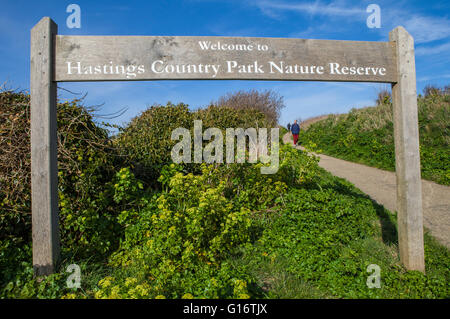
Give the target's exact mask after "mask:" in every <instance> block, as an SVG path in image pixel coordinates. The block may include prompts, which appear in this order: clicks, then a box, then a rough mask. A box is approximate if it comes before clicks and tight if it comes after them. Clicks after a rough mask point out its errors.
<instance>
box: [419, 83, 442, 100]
mask: <svg viewBox="0 0 450 319" xmlns="http://www.w3.org/2000/svg"><path fill="white" fill-rule="evenodd" d="M441 94H442V90H441V89H440V88H438V87H436V86H434V85H431V84H428V85H427V86H425V87H424V88H423V95H424V97H428V96H431V95H441Z"/></svg>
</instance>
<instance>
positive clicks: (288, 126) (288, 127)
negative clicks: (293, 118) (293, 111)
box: [287, 123, 291, 131]
mask: <svg viewBox="0 0 450 319" xmlns="http://www.w3.org/2000/svg"><path fill="white" fill-rule="evenodd" d="M287 129H288V131H291V123H288V125H287Z"/></svg>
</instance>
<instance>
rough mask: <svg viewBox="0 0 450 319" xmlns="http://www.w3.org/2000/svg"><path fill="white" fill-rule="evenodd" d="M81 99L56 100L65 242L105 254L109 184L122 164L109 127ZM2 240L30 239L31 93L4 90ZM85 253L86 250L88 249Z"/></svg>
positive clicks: (109, 235) (0, 106) (0, 101)
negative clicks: (107, 190) (111, 139)
mask: <svg viewBox="0 0 450 319" xmlns="http://www.w3.org/2000/svg"><path fill="white" fill-rule="evenodd" d="M80 102H81V101H79V100H74V101H72V102H65V103H58V106H57V108H58V113H57V121H58V169H59V171H58V176H59V183H58V189H59V197H60V221H61V230H62V232H61V238H62V246H63V247H69V246H76V247H78V248H79V251H80V252H81V251H84V249H87V250H88V251H90V252H105V251H106V250H107V249H109V248H110V246H112V245H113V242H117V236H115V235H114V231H115V230H117V229H114V222H113V217H112V216H114V214H115V209H114V208H113V207H112V206H111V204H112V201H111V200H110V199H109V197H108V194H107V192H106V190H105V184H106V183H107V182H108V181H110V180H111V178H112V177H113V176H114V173H115V167H116V166H118V165H119V162H118V159H117V157H116V156H115V152H114V149H113V147H112V145H111V144H110V142H109V140H108V136H107V132H106V130H104V129H102V128H100V127H98V126H97V125H96V124H95V123H94V122H93V119H92V116H91V115H90V113H89V112H88V111H87V109H85V108H84V107H82V106H81V105H80ZM0 110H1V112H2V114H4V115H5V116H2V117H1V119H0V132H1V136H0V145H1V147H0V150H1V151H0V152H1V153H0V166H1V169H0V183H1V188H2V192H1V193H0V203H1V204H0V230H1V231H0V239H2V240H14V241H15V242H16V245H18V244H19V242H21V243H22V244H27V243H29V242H30V241H31V172H30V139H29V136H30V117H29V114H30V97H29V95H27V94H25V93H16V92H10V91H7V92H2V93H0ZM85 252H86V253H87V251H85Z"/></svg>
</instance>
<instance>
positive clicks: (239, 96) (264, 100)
mask: <svg viewBox="0 0 450 319" xmlns="http://www.w3.org/2000/svg"><path fill="white" fill-rule="evenodd" d="M213 104H215V105H218V106H225V107H231V108H235V109H248V108H254V109H257V110H259V111H261V112H263V113H264V114H265V115H266V118H267V120H268V121H269V122H271V124H273V125H276V124H278V119H279V117H280V112H281V109H283V108H284V107H285V105H284V101H283V97H282V96H280V95H279V94H278V93H276V92H275V91H272V90H265V91H263V92H260V91H257V90H250V91H237V92H234V93H227V94H225V95H223V96H221V97H220V98H219V99H218V100H217V102H213Z"/></svg>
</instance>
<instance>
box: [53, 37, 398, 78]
mask: <svg viewBox="0 0 450 319" xmlns="http://www.w3.org/2000/svg"><path fill="white" fill-rule="evenodd" d="M55 46H56V50H55V52H56V56H55V81H58V82H59V81H113V80H119V81H128V80H174V79H178V80H195V79H199V80H307V81H358V82H390V83H393V82H396V65H395V52H394V49H395V48H394V46H393V44H392V43H390V42H363V41H335V40H303V39H276V38H231V37H178V36H176V37H146V36H128V37H127V36H62V35H58V36H56V43H55Z"/></svg>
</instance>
